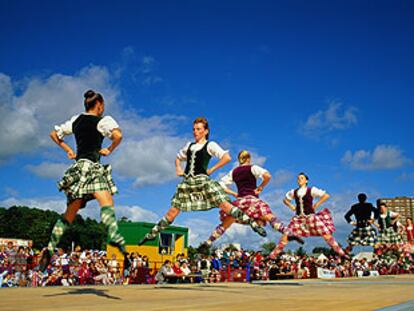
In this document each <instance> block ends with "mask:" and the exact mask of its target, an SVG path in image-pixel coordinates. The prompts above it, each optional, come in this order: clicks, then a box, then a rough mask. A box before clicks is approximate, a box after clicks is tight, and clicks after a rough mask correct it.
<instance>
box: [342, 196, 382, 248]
mask: <svg viewBox="0 0 414 311" xmlns="http://www.w3.org/2000/svg"><path fill="white" fill-rule="evenodd" d="M366 200H367V195H366V194H365V193H360V194H358V203H357V204H354V205H352V206H351V209H350V210H349V211H348V212H347V213H346V214H345V220H346V221H347V222H348V223H349V224H351V225H353V226H355V228H354V229H353V230H352V232H351V233H350V235H349V236H348V246H347V248H346V249H345V251H346V252H347V253H349V252H351V251H352V248H353V247H354V246H355V245H361V246H372V247H374V246H375V245H376V243H377V232H376V231H375V229H374V228H373V226H372V224H373V223H374V219H375V207H374V206H373V205H372V204H371V203H368V202H366ZM352 215H354V217H355V221H352Z"/></svg>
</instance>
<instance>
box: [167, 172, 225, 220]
mask: <svg viewBox="0 0 414 311" xmlns="http://www.w3.org/2000/svg"><path fill="white" fill-rule="evenodd" d="M223 202H229V203H231V200H230V198H229V197H228V195H227V194H226V193H225V192H224V190H223V188H222V187H221V186H220V184H219V183H218V182H217V181H215V180H212V179H210V178H209V177H208V176H206V175H198V176H195V177H184V180H183V181H182V182H181V183H179V184H178V186H177V190H176V191H175V194H174V196H173V198H172V201H171V206H172V207H175V208H178V209H180V210H181V211H183V212H191V211H207V210H209V209H212V208H214V207H219V205H220V204H221V203H223Z"/></svg>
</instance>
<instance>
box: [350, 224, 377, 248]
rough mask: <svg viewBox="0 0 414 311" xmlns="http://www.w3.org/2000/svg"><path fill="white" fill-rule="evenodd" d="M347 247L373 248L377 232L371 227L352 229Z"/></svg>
mask: <svg viewBox="0 0 414 311" xmlns="http://www.w3.org/2000/svg"><path fill="white" fill-rule="evenodd" d="M348 243H349V245H352V246H354V245H361V246H374V245H375V244H376V243H377V232H376V231H375V229H374V228H373V227H372V226H368V227H362V228H359V227H357V228H354V230H352V232H351V233H350V234H349V236H348Z"/></svg>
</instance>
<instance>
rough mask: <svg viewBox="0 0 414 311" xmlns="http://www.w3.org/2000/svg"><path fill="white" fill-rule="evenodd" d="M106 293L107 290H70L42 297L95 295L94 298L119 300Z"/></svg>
mask: <svg viewBox="0 0 414 311" xmlns="http://www.w3.org/2000/svg"><path fill="white" fill-rule="evenodd" d="M107 291H108V290H105V289H95V288H75V289H70V290H69V291H68V292H66V293H60V294H52V295H43V296H44V297H55V296H67V295H96V296H99V297H104V298H108V299H115V300H121V298H119V297H116V296H111V295H108V294H107V293H106V292H107Z"/></svg>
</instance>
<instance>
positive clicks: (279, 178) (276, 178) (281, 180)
mask: <svg viewBox="0 0 414 311" xmlns="http://www.w3.org/2000/svg"><path fill="white" fill-rule="evenodd" d="M294 181H295V174H294V173H292V172H291V171H288V170H284V169H280V170H277V171H276V172H274V173H273V174H272V184H274V185H275V186H281V185H284V184H286V183H288V182H289V183H292V184H293V183H294Z"/></svg>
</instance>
